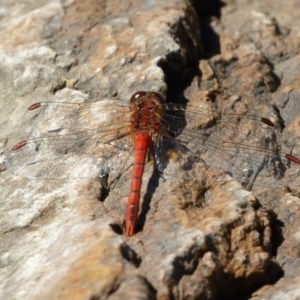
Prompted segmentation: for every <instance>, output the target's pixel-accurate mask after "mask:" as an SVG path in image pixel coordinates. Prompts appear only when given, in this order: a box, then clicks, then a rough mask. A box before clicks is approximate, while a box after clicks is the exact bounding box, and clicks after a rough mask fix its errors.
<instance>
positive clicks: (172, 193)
mask: <svg viewBox="0 0 300 300" xmlns="http://www.w3.org/2000/svg"><path fill="white" fill-rule="evenodd" d="M2 2H3V3H2ZM2 2H1V3H0V15H1V20H0V41H1V42H0V66H1V68H0V78H1V80H0V88H1V94H0V100H1V110H0V124H1V132H0V137H1V140H0V141H1V149H2V151H3V155H2V156H3V159H5V157H7V155H8V154H7V153H8V152H7V151H8V150H7V149H9V148H10V147H11V146H12V145H14V144H15V142H16V141H19V140H22V138H24V135H25V136H30V137H31V138H32V137H38V136H39V135H43V132H47V130H49V129H55V128H59V127H58V126H60V127H63V126H66V127H69V128H72V127H73V126H79V124H76V122H75V121H74V120H76V118H75V117H76V116H75V115H74V114H73V113H74V111H73V110H69V111H60V110H59V107H60V105H59V104H58V105H57V106H56V108H57V111H52V112H51V111H50V112H48V114H46V113H45V114H42V115H40V116H35V117H34V118H28V114H25V115H24V111H25V108H26V107H28V106H29V105H30V104H31V103H33V102H37V101H59V102H73V103H83V102H84V101H86V100H87V99H90V100H91V99H92V100H93V101H97V100H99V99H103V98H114V99H125V101H126V100H127V101H128V98H129V97H130V96H131V94H133V93H134V92H136V91H138V90H155V91H159V92H162V93H163V94H165V95H166V96H167V100H171V101H180V100H182V99H183V98H185V99H189V101H190V103H192V104H193V105H195V106H198V105H199V106H208V107H217V108H218V111H220V112H223V113H224V116H225V112H227V113H231V114H233V113H235V114H236V113H238V114H241V115H262V116H264V117H266V118H269V119H270V120H272V122H273V123H274V124H275V127H274V128H273V127H272V128H269V127H268V126H266V124H264V125H263V124H259V122H258V121H257V119H255V120H253V121H252V122H243V120H234V119H236V118H234V117H233V118H232V120H228V119H227V121H225V122H220V123H217V124H212V125H213V126H212V132H211V135H210V136H211V140H213V138H215V139H216V140H217V139H219V138H222V137H223V138H225V137H226V139H227V140H228V141H229V143H228V145H227V149H228V153H224V152H223V153H222V149H223V148H216V149H214V150H215V152H212V151H202V153H201V156H200V158H201V159H195V157H194V156H192V155H189V154H188V153H186V154H182V155H179V154H176V153H173V154H172V155H170V159H169V164H168V165H167V166H166V169H165V170H164V174H163V177H161V178H159V176H158V174H156V173H157V172H156V173H155V172H153V170H152V169H153V164H152V163H148V164H147V166H146V170H145V174H144V177H143V183H144V184H143V187H142V199H143V203H142V205H141V215H140V224H139V225H140V227H139V231H138V233H137V234H136V235H134V236H133V237H131V238H128V237H126V236H125V235H124V234H122V222H123V216H124V211H125V207H126V202H127V197H128V189H129V186H130V180H131V179H130V171H131V169H130V168H129V169H128V170H127V171H125V172H124V174H122V176H121V177H120V178H118V180H117V181H116V182H115V184H114V188H113V189H112V190H111V191H110V193H109V195H108V196H107V197H106V198H105V197H103V199H102V200H104V201H102V202H101V201H98V199H99V198H102V195H101V194H100V193H101V188H100V184H99V182H98V181H97V180H96V179H95V178H94V177H93V175H95V173H96V172H97V167H98V165H97V164H94V162H95V161H96V159H97V158H96V157H97V154H98V153H97V152H96V150H94V149H93V145H92V143H90V144H88V145H84V147H83V148H80V147H77V148H76V151H74V153H71V154H70V155H68V156H64V155H63V154H64V153H60V155H58V154H59V153H57V152H55V151H53V149H47V150H46V149H35V150H34V151H33V152H32V156H33V157H34V156H35V157H34V158H33V159H35V160H39V159H41V158H43V160H44V161H45V162H44V163H41V162H37V163H36V164H32V165H29V166H28V165H25V161H27V160H28V157H27V156H24V157H23V159H24V164H17V163H15V162H14V161H13V160H12V161H10V165H8V166H7V168H8V169H7V170H6V171H3V172H2V173H1V178H0V179H1V182H0V187H1V205H0V207H1V210H0V216H1V217H0V230H1V232H0V234H1V243H0V266H1V268H0V298H1V299H41V298H44V299H233V298H235V299H245V298H247V297H248V298H251V297H252V298H253V299H283V298H284V299H298V298H299V297H300V291H299V283H300V280H299V271H298V270H299V246H300V244H299V221H298V220H300V218H299V215H300V202H299V201H300V200H299V198H298V196H299V178H300V177H299V176H298V174H299V168H298V167H297V165H296V164H294V163H291V162H287V161H286V160H285V159H284V158H283V159H282V160H279V159H277V160H276V159H273V160H271V159H269V160H267V159H266V157H267V154H268V153H266V152H264V153H259V151H257V148H256V147H258V146H261V147H266V146H267V145H268V146H269V147H270V148H273V149H274V148H278V149H280V151H282V152H284V153H292V154H293V155H295V156H297V157H300V140H299V137H300V133H299V105H298V103H297V99H298V94H299V92H298V85H299V80H298V78H299V72H300V71H299V68H298V64H299V63H298V62H299V43H300V32H299V28H300V26H299V25H300V24H299V22H300V21H299V20H300V18H299V16H298V15H299V3H298V2H297V1H296V0H291V1H289V2H288V3H286V4H284V5H283V3H282V1H245V0H244V1H227V2H226V3H225V6H223V7H221V4H220V3H219V2H218V1H209V3H208V1H179V0H178V1H176V0H169V1H164V2H162V1H161V2H162V3H158V2H156V1H134V0H132V1H101V0H98V1H96V0H89V1H85V2H83V1H75V0H74V1H72V0H70V1H49V0H48V1H46V0H45V1H37V0H27V1H26V0H23V1H18V2H17V3H15V1H2ZM217 17H218V18H217ZM105 103H106V102H103V110H102V112H103V113H104V114H105V118H108V119H111V120H113V121H119V122H121V121H123V120H121V119H118V118H117V117H116V116H115V117H114V116H113V112H114V111H113V109H107V111H106V108H105ZM92 108H93V107H91V109H89V110H83V115H84V116H85V119H84V120H85V121H84V122H85V123H86V124H89V125H90V126H96V125H97V122H100V124H101V117H102V115H101V116H95V115H94V114H93V109H92ZM41 117H42V119H39V118H41ZM43 118H44V119H43ZM114 118H116V120H115V119H114ZM224 119H225V117H224ZM229 119H230V115H229ZM102 121H103V120H102ZM202 121H203V120H202ZM229 121H230V122H229ZM93 122H94V123H93ZM210 122H212V120H211V119H209V118H208V120H204V121H203V122H201V121H200V120H195V122H194V123H193V124H187V128H186V129H185V130H187V132H189V130H191V127H193V126H194V127H203V126H208V125H210ZM235 122H236V123H235ZM20 124H21V126H18V125H20ZM81 125H82V124H81ZM49 126H50V127H49ZM51 126H53V127H51ZM98 126H99V125H98ZM65 137H66V138H67V136H65ZM189 142H190V144H191V146H192V147H193V146H196V147H197V146H198V147H199V144H197V141H189ZM238 143H239V144H238ZM245 144H251V145H253V146H254V147H253V149H249V148H246V149H245V147H243V145H245ZM37 150H40V151H37ZM193 150H194V149H193ZM202 150H203V149H202ZM204 150H205V149H204ZM218 150H219V151H218ZM85 151H86V152H85ZM35 152H36V153H35ZM40 153H41V154H40ZM89 153H91V155H89ZM102 153H107V156H105V157H104V158H107V161H112V160H115V161H116V165H115V167H114V168H115V169H114V170H112V173H113V174H114V172H117V170H118V168H121V167H123V169H124V166H121V165H119V161H118V159H116V156H118V152H117V153H114V152H112V149H111V148H107V149H103V152H102ZM115 154H116V156H115ZM39 155H41V156H39ZM45 156H47V159H45ZM54 159H55V160H54ZM60 159H61V161H60ZM202 159H203V160H202ZM128 160H129V159H128ZM21 161H22V157H20V158H19V160H18V161H17V162H21ZM58 161H60V162H63V163H61V165H60V166H58V163H57V162H58ZM27 162H28V161H27ZM120 164H121V162H120ZM2 166H5V165H2ZM53 166H55V168H53ZM49 170H50V171H49ZM51 171H55V172H56V173H55V174H58V173H59V174H60V175H61V178H57V177H56V178H51V180H49V178H47V179H46V178H42V177H43V176H41V177H39V176H38V175H40V174H46V175H49V174H51V173H50V172H51ZM93 172H94V173H93ZM91 174H92V175H91ZM44 177H47V176H44ZM48 177H51V176H48ZM71 177H72V178H71ZM66 178H67V179H70V180H66ZM76 178H77V179H76ZM112 178H114V177H113V176H110V180H111V179H112ZM239 182H240V183H239ZM246 188H248V189H250V191H248V190H246ZM99 191H100V192H99ZM102 192H103V191H102ZM104 198H105V199H104Z"/></svg>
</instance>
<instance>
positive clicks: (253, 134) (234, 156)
mask: <svg viewBox="0 0 300 300" xmlns="http://www.w3.org/2000/svg"><path fill="white" fill-rule="evenodd" d="M57 113H58V114H59V118H58V117H55V115H56V114H57ZM27 119H28V120H27ZM24 120H26V121H25V122H24V123H25V126H24V127H25V128H27V129H28V128H29V129H28V130H29V138H28V139H25V140H21V141H19V142H18V143H16V144H15V145H14V146H12V147H10V148H9V150H8V151H7V153H6V163H7V166H8V168H11V169H16V170H18V171H17V172H19V171H20V169H19V168H18V167H19V166H20V165H22V166H28V167H30V166H31V167H32V169H31V171H29V169H28V170H27V171H26V168H23V169H24V170H25V171H24V172H29V173H31V172H35V169H36V164H38V163H40V162H42V161H43V160H50V159H51V160H53V161H54V164H52V165H51V166H50V168H49V169H46V170H43V169H42V170H41V172H39V173H36V174H34V175H33V177H39V176H41V177H45V178H56V177H58V176H61V174H60V175H58V173H59V172H58V170H60V172H61V168H60V167H59V166H60V165H63V161H64V160H65V159H66V157H69V156H72V155H79V156H80V155H82V157H86V156H90V157H92V158H94V157H95V159H96V160H97V157H98V162H97V163H96V166H97V168H98V167H100V173H99V174H100V175H99V176H98V177H99V178H100V180H102V183H103V187H104V190H105V193H108V182H107V181H108V174H109V172H110V167H108V165H107V164H106V162H105V160H106V159H107V157H108V156H109V155H111V156H113V155H115V153H117V154H118V153H123V152H126V153H128V154H129V155H132V156H133V158H132V160H131V162H132V165H133V170H132V178H131V187H130V190H129V197H128V203H127V207H126V212H125V221H124V223H125V232H126V234H127V235H128V236H132V235H133V234H135V233H136V227H137V222H138V214H139V208H140V197H141V186H142V177H143V172H144V167H145V163H146V161H147V157H148V156H149V155H150V156H151V157H152V160H153V161H154V166H155V168H156V169H157V170H158V171H159V173H160V174H162V173H163V171H164V169H165V168H166V165H167V164H168V161H169V160H170V159H171V155H170V153H172V151H177V152H185V153H191V154H192V155H194V156H196V157H199V156H201V157H206V161H207V162H208V163H209V164H210V165H212V166H217V167H221V168H224V165H226V166H228V169H230V171H231V174H232V175H233V176H236V177H238V176H240V175H237V174H236V173H241V172H242V173H243V172H244V171H245V170H251V171H252V172H246V177H248V178H247V180H248V181H250V182H251V180H252V183H253V181H254V180H255V178H256V176H257V173H259V172H260V171H261V167H262V165H264V164H266V161H270V160H277V161H280V162H281V161H283V160H286V161H289V162H292V163H295V164H300V159H298V158H297V157H295V156H293V155H292V154H290V153H284V152H280V150H279V148H278V147H276V146H274V145H273V144H272V143H271V142H270V141H272V140H274V139H276V138H277V136H276V130H275V129H276V125H275V123H274V122H272V121H271V120H270V119H269V118H266V117H260V116H257V115H243V114H237V113H224V112H223V113H220V112H218V111H217V110H216V109H214V108H211V106H207V107H205V106H197V105H189V104H179V103H166V101H165V98H164V97H163V96H162V95H161V94H160V93H158V92H155V91H139V92H136V93H134V94H133V95H132V96H131V98H130V100H129V103H127V102H124V101H118V100H112V99H106V100H102V101H86V100H85V101H79V102H77V101H75V102H37V103H34V104H32V105H31V106H29V107H28V109H27V112H26V113H25V117H24ZM38 124H42V125H40V126H38ZM241 131H247V135H246V136H247V139H246V140H243V141H241V140H239V139H240V136H239V134H238V133H239V132H241ZM259 132H260V133H263V134H259ZM108 145H109V146H112V147H113V148H109V149H110V150H108V148H105V146H108ZM100 148H101V149H102V150H99V149H100ZM111 149H114V150H113V151H112V150H111ZM133 153H134V154H133ZM49 156H50V157H51V156H52V158H49ZM35 157H36V159H34V158H35ZM99 157H100V158H99ZM126 157H127V158H128V157H129V156H126ZM96 160H95V161H96ZM99 160H100V163H99ZM78 163H79V164H80V163H81V161H80V160H79V162H78ZM241 164H242V165H243V166H244V168H242V169H241ZM115 168H117V169H118V167H115ZM62 172H64V171H62ZM249 174H250V175H249ZM251 174H252V175H251ZM73 176H74V177H76V174H73Z"/></svg>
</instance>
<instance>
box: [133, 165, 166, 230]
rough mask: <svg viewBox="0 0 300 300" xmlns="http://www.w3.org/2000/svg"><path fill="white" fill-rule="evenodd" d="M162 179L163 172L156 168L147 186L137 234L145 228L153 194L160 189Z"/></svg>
mask: <svg viewBox="0 0 300 300" xmlns="http://www.w3.org/2000/svg"><path fill="white" fill-rule="evenodd" d="M160 177H161V172H160V171H159V170H158V169H157V168H154V169H153V172H152V175H151V177H150V179H149V182H148V185H147V191H146V194H145V196H144V198H143V202H142V207H141V211H140V214H139V217H138V222H137V226H136V232H140V231H142V230H143V228H144V225H145V222H146V217H147V214H148V212H149V210H150V205H151V200H152V197H153V194H154V193H155V191H156V189H157V187H158V184H159V178H160Z"/></svg>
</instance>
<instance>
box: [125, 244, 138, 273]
mask: <svg viewBox="0 0 300 300" xmlns="http://www.w3.org/2000/svg"><path fill="white" fill-rule="evenodd" d="M120 252H121V255H122V257H123V258H124V259H125V260H127V261H128V262H130V263H131V264H132V265H134V266H135V267H136V268H138V267H139V266H140V264H141V262H142V259H141V257H140V256H139V255H138V254H137V253H136V252H135V251H134V250H133V249H132V248H130V247H129V246H128V245H127V244H125V243H124V244H122V245H121V246H120Z"/></svg>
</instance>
